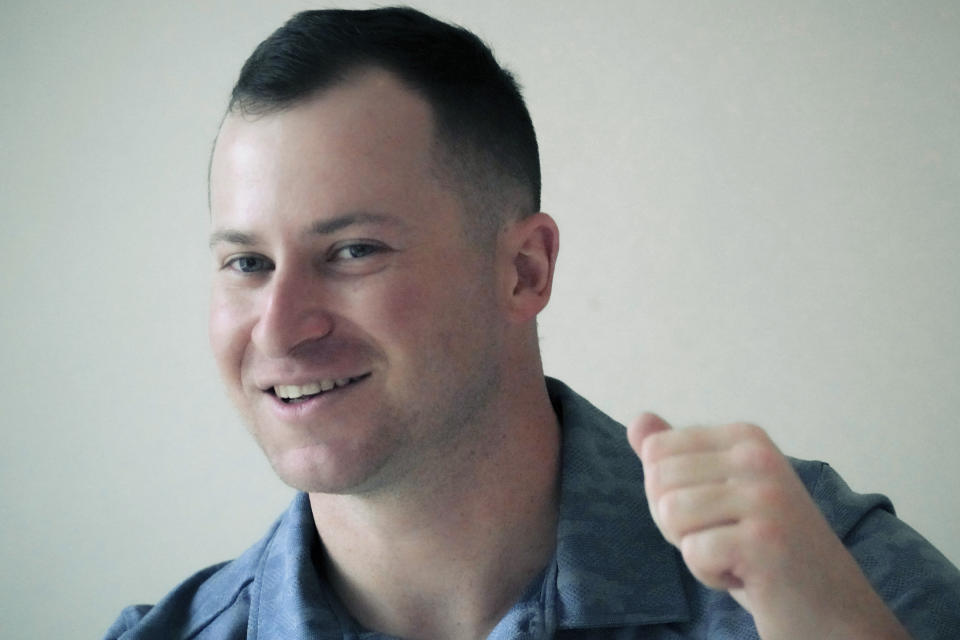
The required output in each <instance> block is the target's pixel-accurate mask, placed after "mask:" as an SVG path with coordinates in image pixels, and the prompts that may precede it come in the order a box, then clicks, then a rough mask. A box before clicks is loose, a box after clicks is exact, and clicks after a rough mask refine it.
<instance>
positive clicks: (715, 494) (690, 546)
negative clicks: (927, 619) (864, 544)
mask: <svg viewBox="0 0 960 640" xmlns="http://www.w3.org/2000/svg"><path fill="white" fill-rule="evenodd" d="M627 435H628V437H629V440H630V444H631V446H632V447H633V449H634V450H635V451H636V452H637V455H639V456H640V459H641V461H642V462H643V467H644V484H645V489H646V493H647V499H648V501H649V503H650V511H651V513H652V515H653V519H654V521H655V522H656V523H657V526H658V527H659V528H660V531H661V532H662V533H663V535H664V537H665V538H666V539H667V540H668V541H670V542H671V543H672V544H673V545H675V546H676V547H677V548H678V549H680V552H681V553H682V555H683V559H684V562H685V563H686V565H687V567H688V568H689V569H690V572H691V573H692V574H693V575H694V576H695V577H696V578H697V579H698V580H700V581H701V582H703V583H704V584H705V585H707V586H708V587H711V588H714V589H721V590H726V591H728V592H729V593H730V595H731V596H733V597H734V598H735V599H736V600H737V602H739V603H740V605H741V606H742V607H744V608H745V609H746V610H747V611H749V612H750V613H751V614H752V615H753V618H754V621H755V623H756V626H757V631H758V633H759V634H760V636H761V637H762V638H764V640H780V639H793V638H797V639H800V638H803V639H809V638H818V639H820V638H844V639H850V638H869V639H870V640H878V639H883V638H891V639H893V638H896V639H898V640H899V639H903V638H907V639H909V635H908V634H907V632H906V631H905V630H904V629H903V627H902V626H901V625H900V623H899V622H898V621H897V619H896V618H895V617H894V615H893V614H892V613H891V612H890V610H889V609H887V607H886V605H885V604H884V603H883V601H882V600H881V599H880V597H879V596H878V595H877V594H876V593H875V592H874V590H873V588H872V587H871V586H870V584H869V582H868V581H867V579H866V578H865V577H864V575H863V573H862V572H861V571H860V568H859V567H858V566H857V563H856V561H855V560H854V559H853V557H852V556H851V555H850V554H849V553H848V552H847V550H846V549H845V548H844V546H843V544H842V542H841V541H840V540H839V539H838V538H837V536H836V535H835V534H834V532H833V530H832V529H831V528H830V525H829V524H828V523H827V521H826V519H825V518H824V517H823V515H822V514H821V513H820V511H819V509H818V508H817V506H816V505H815V504H814V502H813V500H812V499H811V497H810V495H809V494H808V493H807V490H806V488H805V487H804V485H803V483H802V482H801V481H800V478H799V477H798V476H797V475H796V473H795V472H794V470H793V467H792V466H791V465H790V462H789V461H788V460H787V459H786V458H785V457H784V456H783V455H782V454H781V453H780V451H779V450H778V449H777V447H776V446H775V445H774V444H773V442H772V441H771V440H770V438H769V437H768V436H767V434H766V433H765V432H764V431H763V430H762V429H760V428H759V427H756V426H753V425H749V424H731V425H726V426H722V427H708V428H701V427H696V428H687V429H677V430H675V429H671V428H670V426H669V425H668V424H667V423H666V422H664V421H663V420H662V419H661V418H659V417H658V416H656V415H654V414H650V413H647V414H643V415H642V416H640V417H639V418H638V419H637V420H635V421H634V422H633V423H632V424H631V425H630V427H629V428H628V434H627Z"/></svg>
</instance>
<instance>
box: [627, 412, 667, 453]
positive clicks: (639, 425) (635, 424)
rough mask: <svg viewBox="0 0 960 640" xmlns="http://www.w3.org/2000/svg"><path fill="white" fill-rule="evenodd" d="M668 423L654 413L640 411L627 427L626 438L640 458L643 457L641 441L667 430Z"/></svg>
mask: <svg viewBox="0 0 960 640" xmlns="http://www.w3.org/2000/svg"><path fill="white" fill-rule="evenodd" d="M670 429H671V427H670V425H669V423H667V421H666V420H664V419H663V418H661V417H660V416H658V415H657V414H655V413H650V412H647V413H641V414H640V415H639V416H638V417H636V418H634V419H633V421H632V422H631V423H630V425H629V426H628V427H627V440H629V441H630V446H631V447H632V448H633V450H634V451H635V452H636V454H637V455H638V456H640V458H641V459H642V458H643V455H642V453H643V441H644V440H646V439H647V436H651V435H653V434H655V433H660V432H661V431H669V430H670Z"/></svg>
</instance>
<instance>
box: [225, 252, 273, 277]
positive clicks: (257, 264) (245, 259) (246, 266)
mask: <svg viewBox="0 0 960 640" xmlns="http://www.w3.org/2000/svg"><path fill="white" fill-rule="evenodd" d="M223 267H224V268H225V269H233V270H234V271H239V272H240V273H259V272H261V271H272V270H273V263H272V262H270V261H269V260H267V259H266V258H264V257H263V256H253V255H241V256H234V257H233V258H230V259H229V260H227V262H226V263H225V264H224V265H223Z"/></svg>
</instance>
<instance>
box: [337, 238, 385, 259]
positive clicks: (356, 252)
mask: <svg viewBox="0 0 960 640" xmlns="http://www.w3.org/2000/svg"><path fill="white" fill-rule="evenodd" d="M384 249H385V247H383V246H382V245H379V244H374V243H372V242H354V243H352V244H348V245H344V246H342V247H338V248H337V249H336V250H335V251H334V252H333V255H332V256H331V258H330V259H331V260H359V259H360V258H366V257H368V256H372V255H374V254H377V253H380V252H381V251H383V250H384Z"/></svg>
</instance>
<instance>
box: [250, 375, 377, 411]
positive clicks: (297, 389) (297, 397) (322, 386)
mask: <svg viewBox="0 0 960 640" xmlns="http://www.w3.org/2000/svg"><path fill="white" fill-rule="evenodd" d="M369 377H370V374H369V373H364V374H362V375H359V376H354V377H352V378H337V379H329V380H317V381H315V382H308V383H306V384H278V385H275V386H273V387H272V388H270V389H267V390H266V392H267V393H270V394H273V395H274V396H275V397H276V398H277V399H279V400H280V401H281V402H283V403H284V404H300V403H301V402H306V401H308V400H311V399H313V398H317V397H319V396H322V395H326V394H329V393H334V392H336V391H339V390H340V389H343V388H345V387H349V386H350V385H353V384H356V383H358V382H360V381H362V380H366V379H367V378H369Z"/></svg>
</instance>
